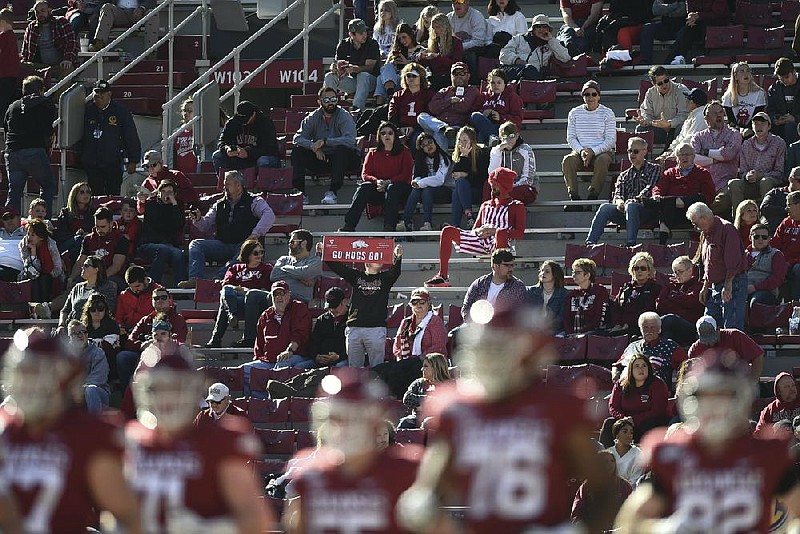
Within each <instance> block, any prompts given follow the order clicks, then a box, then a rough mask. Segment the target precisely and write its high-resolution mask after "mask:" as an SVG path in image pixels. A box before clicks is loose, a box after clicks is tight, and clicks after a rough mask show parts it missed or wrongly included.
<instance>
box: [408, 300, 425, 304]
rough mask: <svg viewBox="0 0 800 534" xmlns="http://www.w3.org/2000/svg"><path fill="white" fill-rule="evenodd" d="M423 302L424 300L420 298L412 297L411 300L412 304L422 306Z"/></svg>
mask: <svg viewBox="0 0 800 534" xmlns="http://www.w3.org/2000/svg"><path fill="white" fill-rule="evenodd" d="M423 304H425V301H424V300H422V299H414V300H412V301H411V305H412V306H422V305H423Z"/></svg>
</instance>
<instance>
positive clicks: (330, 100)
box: [320, 96, 339, 104]
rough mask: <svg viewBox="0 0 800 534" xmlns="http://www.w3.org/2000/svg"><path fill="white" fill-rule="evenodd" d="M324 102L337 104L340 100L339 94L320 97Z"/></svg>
mask: <svg viewBox="0 0 800 534" xmlns="http://www.w3.org/2000/svg"><path fill="white" fill-rule="evenodd" d="M320 101H321V102H322V103H323V104H335V103H336V102H338V101H339V97H338V96H325V97H322V98H321V99H320Z"/></svg>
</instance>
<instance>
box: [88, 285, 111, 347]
mask: <svg viewBox="0 0 800 534" xmlns="http://www.w3.org/2000/svg"><path fill="white" fill-rule="evenodd" d="M80 321H81V322H82V323H83V324H84V325H85V326H86V330H87V331H88V335H89V339H91V340H94V342H95V343H96V344H97V345H98V346H99V345H100V343H101V342H102V341H103V340H104V339H105V338H107V339H105V340H106V341H108V343H109V345H110V346H113V345H118V343H119V325H118V324H117V322H116V321H115V320H114V317H113V316H112V315H111V312H110V311H109V309H108V303H107V302H106V298H105V297H104V296H103V295H102V294H101V293H95V294H93V295H90V296H89V299H88V300H87V301H86V305H85V306H84V307H83V313H82V314H81V318H80Z"/></svg>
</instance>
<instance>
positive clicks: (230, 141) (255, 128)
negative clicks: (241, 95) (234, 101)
mask: <svg viewBox="0 0 800 534" xmlns="http://www.w3.org/2000/svg"><path fill="white" fill-rule="evenodd" d="M211 158H212V160H213V162H214V170H215V172H216V173H217V174H219V171H220V169H225V170H237V171H238V170H242V169H247V168H250V167H280V165H281V159H280V152H279V151H278V137H277V134H276V133H275V125H274V124H273V123H272V119H270V118H269V117H267V116H266V115H265V114H264V112H263V111H261V109H260V108H259V107H258V106H256V105H255V104H253V103H252V102H250V101H249V100H243V101H241V102H239V105H238V106H236V113H235V114H234V115H233V117H231V118H230V119H228V121H227V122H226V123H225V127H224V128H223V129H222V135H221V136H220V138H219V148H218V149H217V151H216V152H214V154H213V156H212V157H211Z"/></svg>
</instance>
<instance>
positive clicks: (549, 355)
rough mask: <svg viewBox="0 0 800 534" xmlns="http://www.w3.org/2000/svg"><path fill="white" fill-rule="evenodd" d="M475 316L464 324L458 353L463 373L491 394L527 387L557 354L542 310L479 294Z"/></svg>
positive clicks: (455, 357) (456, 360)
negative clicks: (503, 304)
mask: <svg viewBox="0 0 800 534" xmlns="http://www.w3.org/2000/svg"><path fill="white" fill-rule="evenodd" d="M469 318H470V321H471V323H470V324H469V326H468V327H467V328H462V329H460V330H459V334H458V346H457V350H456V353H455V354H454V357H453V359H454V360H455V362H456V363H457V364H458V366H459V367H460V368H461V371H462V377H465V378H466V379H467V380H470V381H472V382H473V383H475V384H477V385H478V386H479V388H480V389H482V390H483V394H484V395H485V396H486V397H487V398H502V397H504V396H506V395H509V394H512V393H514V392H516V391H518V390H520V389H522V388H524V387H525V386H526V385H527V384H528V383H529V382H530V381H531V380H532V377H533V376H534V375H536V374H538V373H540V370H541V369H543V368H545V367H547V365H548V364H549V363H551V362H552V361H554V360H555V359H556V353H555V351H554V349H553V346H552V341H553V338H552V336H551V335H550V333H549V327H548V323H547V320H546V316H545V315H544V314H543V313H540V312H539V311H537V310H533V309H529V308H526V307H524V306H518V307H516V308H502V307H496V306H494V305H493V304H491V303H490V302H489V301H488V300H479V301H477V302H475V303H474V304H473V305H472V308H470V317H469Z"/></svg>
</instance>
